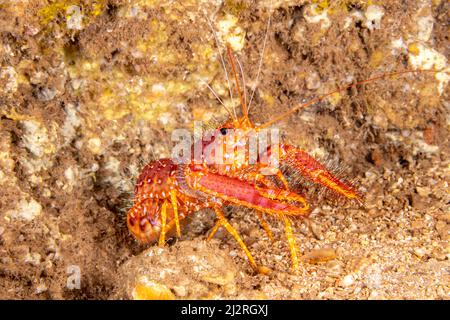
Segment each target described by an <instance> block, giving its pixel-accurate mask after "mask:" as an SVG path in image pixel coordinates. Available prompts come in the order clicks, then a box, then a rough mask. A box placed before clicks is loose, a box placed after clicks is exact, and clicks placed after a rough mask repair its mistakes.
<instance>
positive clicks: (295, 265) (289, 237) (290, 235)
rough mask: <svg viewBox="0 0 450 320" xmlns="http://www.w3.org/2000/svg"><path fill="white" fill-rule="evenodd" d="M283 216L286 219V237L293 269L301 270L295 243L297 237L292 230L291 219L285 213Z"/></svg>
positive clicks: (295, 270)
mask: <svg viewBox="0 0 450 320" xmlns="http://www.w3.org/2000/svg"><path fill="white" fill-rule="evenodd" d="M281 216H282V218H283V220H284V224H285V233H286V238H287V241H288V244H289V250H290V251H291V259H292V269H293V270H294V272H297V271H298V270H299V261H298V255H297V245H296V244H295V237H294V233H293V231H292V224H291V220H290V219H289V218H288V217H286V216H285V215H281Z"/></svg>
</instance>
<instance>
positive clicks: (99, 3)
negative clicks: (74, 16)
mask: <svg viewBox="0 0 450 320" xmlns="http://www.w3.org/2000/svg"><path fill="white" fill-rule="evenodd" d="M74 6H77V7H79V8H83V10H82V11H83V18H84V20H89V18H90V17H96V16H98V15H100V14H101V13H102V12H103V10H104V8H105V7H106V0H96V1H92V2H91V3H89V2H87V3H85V2H84V1H81V0H56V1H52V2H50V3H49V4H48V5H46V6H44V7H43V8H41V9H40V10H39V11H38V13H37V15H38V17H39V18H40V22H41V24H43V25H47V24H49V23H50V22H51V21H53V20H55V19H57V18H58V16H60V15H66V14H67V10H68V9H69V8H70V7H74ZM70 17H71V14H70V13H69V14H68V15H67V16H66V18H70Z"/></svg>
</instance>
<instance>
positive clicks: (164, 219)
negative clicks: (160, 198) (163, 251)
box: [158, 200, 167, 247]
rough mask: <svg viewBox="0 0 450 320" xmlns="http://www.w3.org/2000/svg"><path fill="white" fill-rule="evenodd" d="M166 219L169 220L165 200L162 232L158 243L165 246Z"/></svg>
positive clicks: (162, 212)
mask: <svg viewBox="0 0 450 320" xmlns="http://www.w3.org/2000/svg"><path fill="white" fill-rule="evenodd" d="M166 221H167V201H165V200H164V202H163V204H162V206H161V232H160V234H159V241H158V245H159V246H160V247H162V246H164V243H165V242H166Z"/></svg>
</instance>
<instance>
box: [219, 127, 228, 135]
mask: <svg viewBox="0 0 450 320" xmlns="http://www.w3.org/2000/svg"><path fill="white" fill-rule="evenodd" d="M227 130H228V129H227V128H222V129H220V133H221V134H222V135H223V136H224V135H226V134H227Z"/></svg>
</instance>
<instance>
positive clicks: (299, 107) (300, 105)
mask: <svg viewBox="0 0 450 320" xmlns="http://www.w3.org/2000/svg"><path fill="white" fill-rule="evenodd" d="M440 71H442V70H419V69H418V70H404V71H397V72H391V73H385V74H382V75H379V76H376V77H373V78H369V79H366V80H362V81H359V82H357V83H353V84H349V85H346V86H344V87H342V88H338V89H336V90H333V91H331V92H329V93H326V94H324V95H322V96H320V97H318V98H315V99H312V100H310V101H308V102H305V103H303V104H299V105H298V106H296V107H294V108H292V109H291V110H289V111H287V112H285V113H283V114H281V115H279V116H277V117H275V118H274V119H272V120H270V121H268V122H266V123H264V124H262V125H260V126H258V127H257V129H258V130H259V129H263V128H267V127H269V126H271V125H272V124H274V123H275V122H278V121H280V120H282V119H284V118H286V117H288V116H289V115H291V114H293V113H294V112H295V111H297V110H299V109H302V108H306V107H309V106H310V105H312V104H315V103H317V102H319V101H322V100H324V99H325V98H328V97H329V96H332V95H333V94H336V93H339V92H341V91H345V90H348V89H350V88H354V87H357V86H359V85H361V84H365V83H369V82H373V81H376V80H379V79H383V78H385V77H392V76H395V75H401V74H405V73H416V72H433V73H438V72H440Z"/></svg>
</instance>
